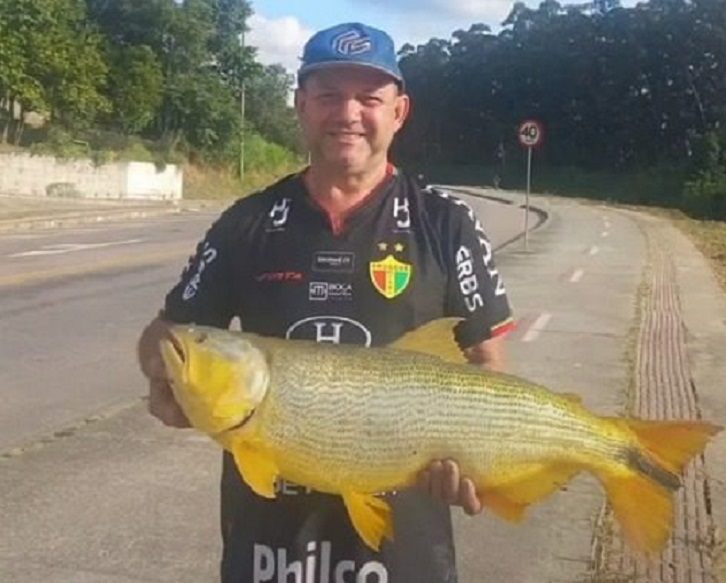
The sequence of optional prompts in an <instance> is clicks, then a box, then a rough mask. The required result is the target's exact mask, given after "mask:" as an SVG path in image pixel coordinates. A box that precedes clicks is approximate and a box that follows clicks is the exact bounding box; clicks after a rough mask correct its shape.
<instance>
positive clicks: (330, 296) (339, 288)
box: [308, 281, 353, 302]
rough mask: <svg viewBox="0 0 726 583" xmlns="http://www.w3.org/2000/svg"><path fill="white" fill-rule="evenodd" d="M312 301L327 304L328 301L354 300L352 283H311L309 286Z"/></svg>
mask: <svg viewBox="0 0 726 583" xmlns="http://www.w3.org/2000/svg"><path fill="white" fill-rule="evenodd" d="M308 297H309V299H310V301H312V302H325V301H327V300H350V299H352V298H353V284H352V283H332V282H328V281H311V282H310V285H309V295H308Z"/></svg>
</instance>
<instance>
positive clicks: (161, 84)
mask: <svg viewBox="0 0 726 583" xmlns="http://www.w3.org/2000/svg"><path fill="white" fill-rule="evenodd" d="M250 14H251V8H250V4H249V2H247V1H245V0H183V1H181V0H0V121H2V124H3V125H2V128H3V129H2V141H11V140H12V141H17V140H18V139H19V135H20V130H22V127H23V122H22V118H21V119H17V118H18V111H35V112H39V113H41V114H44V115H45V116H46V117H47V118H49V119H50V120H51V122H52V123H53V124H57V125H59V126H61V127H62V129H63V130H64V131H68V132H76V131H78V130H80V129H83V128H85V127H88V126H89V125H90V124H94V125H95V127H96V128H100V129H103V130H108V131H116V132H120V133H122V134H124V135H127V136H131V135H140V136H142V137H144V138H146V139H149V140H153V141H155V142H156V143H158V144H160V145H161V146H160V147H161V148H162V149H163V150H164V151H166V152H167V153H169V152H173V151H177V152H179V151H180V152H183V153H185V154H187V155H188V156H189V157H191V158H193V159H200V160H204V161H210V162H219V163H225V162H231V161H234V160H236V159H237V158H238V157H239V151H240V150H239V148H240V143H241V131H242V124H241V121H242V119H241V118H242V111H241V90H242V87H243V85H244V86H246V87H248V88H249V90H250V93H251V95H250V102H251V103H250V107H248V114H247V116H246V118H247V124H249V125H250V127H251V128H254V129H255V130H256V131H257V132H258V133H259V134H260V135H261V136H262V137H263V138H264V139H269V140H273V141H276V142H277V143H279V144H282V145H283V146H284V147H288V148H291V147H292V146H293V145H295V144H297V135H298V134H297V130H296V125H295V118H294V114H293V112H292V110H291V109H290V107H289V106H288V104H287V93H289V90H290V87H291V85H290V80H289V78H288V76H287V75H286V74H285V71H284V70H283V69H281V68H279V67H277V68H276V67H267V68H266V67H263V66H262V65H260V64H259V63H258V62H257V60H256V51H255V49H254V48H253V47H249V46H243V45H242V43H241V40H242V38H243V34H244V32H245V30H246V26H247V24H246V23H247V19H248V18H249V16H250Z"/></svg>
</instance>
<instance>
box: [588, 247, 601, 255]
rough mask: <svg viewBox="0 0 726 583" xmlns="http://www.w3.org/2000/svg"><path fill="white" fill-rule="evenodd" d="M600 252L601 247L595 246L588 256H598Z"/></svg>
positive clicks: (591, 248)
mask: <svg viewBox="0 0 726 583" xmlns="http://www.w3.org/2000/svg"><path fill="white" fill-rule="evenodd" d="M599 252H600V247H598V246H597V245H593V246H592V247H590V250H589V251H588V254H589V255H597V254H598V253H599Z"/></svg>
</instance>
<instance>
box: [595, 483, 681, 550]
mask: <svg viewBox="0 0 726 583" xmlns="http://www.w3.org/2000/svg"><path fill="white" fill-rule="evenodd" d="M603 485H604V487H605V492H606V493H607V497H608V502H609V503H610V506H611V507H612V509H613V512H614V513H615V518H616V519H617V521H618V524H619V525H620V530H621V532H622V535H623V538H624V539H625V540H626V541H627V542H628V543H629V544H630V545H631V546H632V547H633V548H634V549H636V550H638V551H641V552H643V553H646V554H649V553H658V552H660V551H662V550H663V549H664V548H665V546H666V543H667V542H668V538H669V537H670V533H671V528H672V523H673V498H672V492H671V491H670V490H668V489H667V488H665V487H663V486H659V485H657V484H656V483H654V482H653V481H652V480H650V479H648V478H647V477H645V476H642V475H640V474H637V473H635V472H632V473H631V474H630V475H629V476H624V475H622V474H620V475H618V476H617V477H615V476H612V477H610V478H605V479H604V480H603Z"/></svg>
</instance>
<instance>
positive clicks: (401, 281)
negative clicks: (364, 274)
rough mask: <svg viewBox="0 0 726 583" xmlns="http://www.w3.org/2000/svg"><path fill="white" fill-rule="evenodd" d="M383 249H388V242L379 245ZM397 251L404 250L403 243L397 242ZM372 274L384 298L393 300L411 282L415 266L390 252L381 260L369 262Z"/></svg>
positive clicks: (374, 283) (377, 288)
mask: <svg viewBox="0 0 726 583" xmlns="http://www.w3.org/2000/svg"><path fill="white" fill-rule="evenodd" d="M378 247H379V249H380V250H381V251H384V252H385V251H387V250H388V244H387V243H380V244H379V245H378ZM394 249H395V251H403V245H401V244H398V243H397V244H396V245H395V246H394ZM369 271H370V274H371V282H372V283H373V287H375V288H376V291H378V293H380V294H381V295H382V296H383V297H384V298H387V299H389V300H392V299H393V298H395V297H396V296H399V295H401V294H402V293H403V292H404V290H405V289H406V288H407V287H408V284H409V283H411V275H412V273H413V266H412V265H411V264H410V263H405V262H403V261H400V260H398V259H396V258H395V257H394V256H393V254H388V255H387V256H386V257H385V258H384V259H382V260H380V261H371V262H370V264H369Z"/></svg>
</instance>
